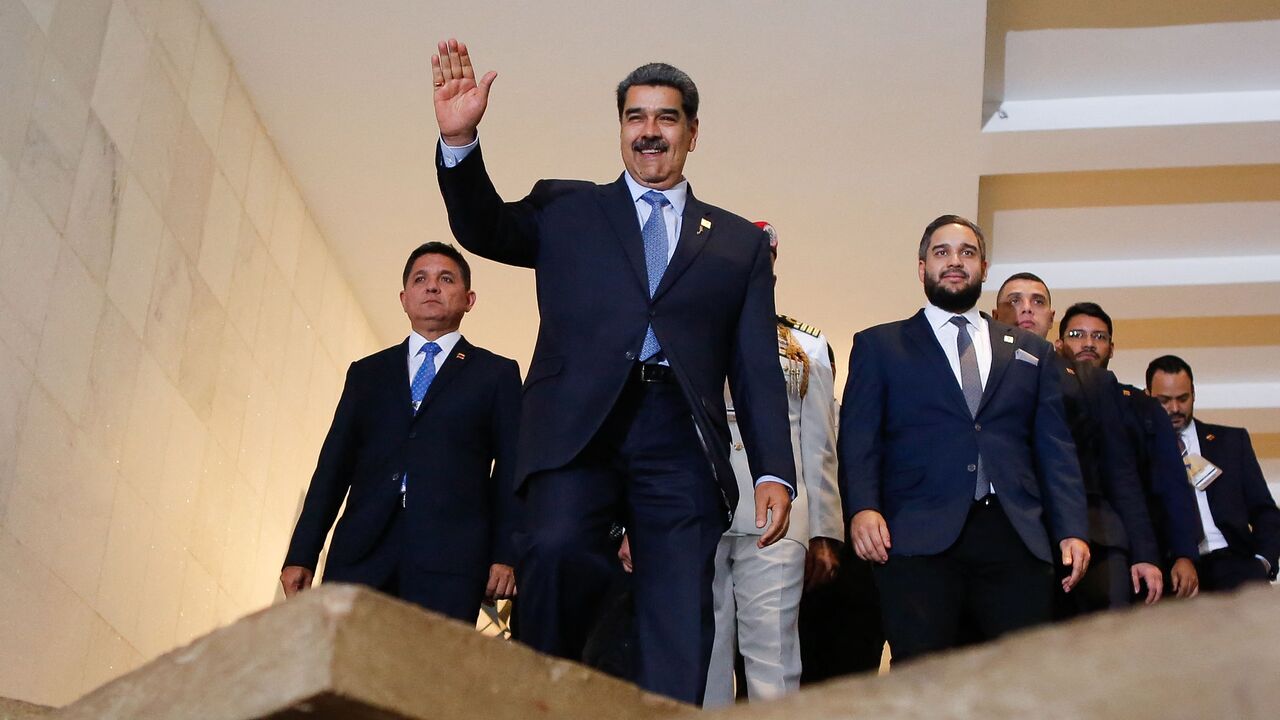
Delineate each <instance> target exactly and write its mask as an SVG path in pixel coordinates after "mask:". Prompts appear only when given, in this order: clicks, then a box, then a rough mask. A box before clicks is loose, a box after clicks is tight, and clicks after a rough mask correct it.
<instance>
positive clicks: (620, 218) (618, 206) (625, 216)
mask: <svg viewBox="0 0 1280 720" xmlns="http://www.w3.org/2000/svg"><path fill="white" fill-rule="evenodd" d="M597 190H598V191H599V195H598V198H599V200H600V207H601V208H602V209H603V210H604V214H605V217H606V218H608V219H609V225H610V226H612V227H613V234H614V236H615V237H617V239H618V242H619V243H620V244H621V245H622V250H623V252H625V253H626V255H627V260H629V261H630V262H631V268H632V269H633V270H635V274H636V280H638V281H639V282H640V287H641V288H642V289H643V290H644V294H645V295H646V296H648V294H649V271H648V269H647V268H646V267H645V263H644V238H642V237H641V236H640V222H639V220H638V219H637V215H636V204H635V201H634V200H632V199H631V191H630V190H629V189H628V188H627V182H626V180H623V179H622V176H621V175H619V176H618V179H617V181H615V182H613V183H610V184H608V185H601V186H599V187H598V188H597Z"/></svg>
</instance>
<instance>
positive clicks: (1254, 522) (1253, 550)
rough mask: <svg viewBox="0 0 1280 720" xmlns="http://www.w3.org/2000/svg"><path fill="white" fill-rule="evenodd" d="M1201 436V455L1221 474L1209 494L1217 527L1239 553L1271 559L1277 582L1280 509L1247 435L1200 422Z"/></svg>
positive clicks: (1272, 574)
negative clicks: (1219, 470)
mask: <svg viewBox="0 0 1280 720" xmlns="http://www.w3.org/2000/svg"><path fill="white" fill-rule="evenodd" d="M1196 437H1198V438H1199V439H1200V454H1201V455H1203V456H1204V457H1205V459H1207V460H1208V461H1209V462H1211V463H1213V464H1214V465H1217V466H1218V467H1219V468H1221V469H1222V475H1221V476H1220V477H1219V478H1218V479H1217V480H1214V481H1213V484H1212V485H1210V486H1209V489H1208V490H1206V491H1205V494H1207V495H1208V496H1209V511H1210V512H1211V513H1212V514H1213V524H1214V525H1217V526H1218V529H1219V530H1221V531H1222V536H1223V537H1225V538H1226V539H1227V546H1228V547H1229V548H1230V549H1231V550H1233V551H1234V552H1236V553H1239V554H1241V555H1245V556H1250V557H1251V556H1254V555H1261V556H1262V557H1264V558H1266V559H1267V562H1269V563H1271V578H1272V579H1273V580H1274V579H1275V577H1276V570H1277V567H1278V566H1280V508H1277V507H1276V501H1275V499H1273V498H1272V497H1271V491H1270V490H1268V489H1267V481H1266V479H1265V478H1263V477H1262V467H1261V466H1259V465H1258V456H1257V455H1255V454H1254V452H1253V443H1252V442H1250V440H1249V433H1248V431H1246V430H1245V429H1244V428H1236V427H1227V426H1225V425H1210V424H1209V423H1206V422H1203V421H1201V420H1199V419H1197V420H1196Z"/></svg>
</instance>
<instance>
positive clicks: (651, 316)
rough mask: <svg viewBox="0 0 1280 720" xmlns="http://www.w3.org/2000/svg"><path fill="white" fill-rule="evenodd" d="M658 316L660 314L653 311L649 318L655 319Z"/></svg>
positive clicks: (650, 312)
mask: <svg viewBox="0 0 1280 720" xmlns="http://www.w3.org/2000/svg"><path fill="white" fill-rule="evenodd" d="M657 314H658V313H656V312H654V311H653V310H650V311H649V317H650V318H653V317H655V316H656V315H657Z"/></svg>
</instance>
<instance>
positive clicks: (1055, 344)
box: [1053, 338, 1062, 352]
mask: <svg viewBox="0 0 1280 720" xmlns="http://www.w3.org/2000/svg"><path fill="white" fill-rule="evenodd" d="M1053 349H1054V350H1057V351H1058V352H1062V338H1058V339H1057V340H1054V341H1053Z"/></svg>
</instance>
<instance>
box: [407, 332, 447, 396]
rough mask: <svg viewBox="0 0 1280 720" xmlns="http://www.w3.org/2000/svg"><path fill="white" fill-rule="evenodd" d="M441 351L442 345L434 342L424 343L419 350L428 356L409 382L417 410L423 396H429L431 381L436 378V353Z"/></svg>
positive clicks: (419, 352)
mask: <svg viewBox="0 0 1280 720" xmlns="http://www.w3.org/2000/svg"><path fill="white" fill-rule="evenodd" d="M439 352H440V346H439V345H437V344H435V343H433V342H429V343H427V344H426V345H423V346H422V348H421V349H419V350H418V354H419V355H421V354H423V353H426V355H427V357H426V359H424V360H423V361H422V365H421V366H419V367H418V372H416V373H414V376H413V382H412V383H410V384H409V392H410V393H411V394H412V396H413V407H414V409H415V410H416V409H417V407H418V405H420V404H422V398H424V397H426V396H427V388H429V387H431V381H432V380H435V379H436V354H437V353H439Z"/></svg>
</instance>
